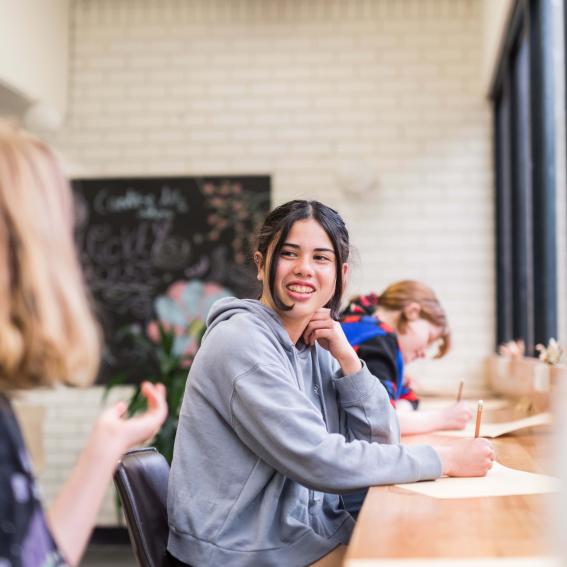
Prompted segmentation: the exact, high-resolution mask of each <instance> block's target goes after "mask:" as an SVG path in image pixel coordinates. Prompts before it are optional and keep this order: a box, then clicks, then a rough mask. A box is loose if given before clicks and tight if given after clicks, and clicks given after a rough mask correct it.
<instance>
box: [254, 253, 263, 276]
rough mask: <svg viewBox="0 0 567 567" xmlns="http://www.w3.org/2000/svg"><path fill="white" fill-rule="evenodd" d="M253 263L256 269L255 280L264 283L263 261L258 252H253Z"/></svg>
mask: <svg viewBox="0 0 567 567" xmlns="http://www.w3.org/2000/svg"><path fill="white" fill-rule="evenodd" d="M254 263H255V264H256V267H257V268H258V273H257V274H256V278H258V279H259V280H260V281H261V282H262V281H264V260H263V259H262V254H261V253H260V252H258V251H256V252H254Z"/></svg>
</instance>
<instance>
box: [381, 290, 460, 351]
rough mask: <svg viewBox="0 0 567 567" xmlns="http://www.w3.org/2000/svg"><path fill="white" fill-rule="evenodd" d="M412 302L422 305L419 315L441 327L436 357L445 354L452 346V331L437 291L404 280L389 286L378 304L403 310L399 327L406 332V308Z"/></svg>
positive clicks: (390, 308) (389, 308)
mask: <svg viewBox="0 0 567 567" xmlns="http://www.w3.org/2000/svg"><path fill="white" fill-rule="evenodd" d="M411 303H417V304H418V305H419V307H420V312H419V316H420V318H421V319H425V320H426V321H429V322H430V323H431V324H432V325H434V326H435V327H438V328H439V329H441V337H440V344H439V350H438V352H437V354H436V355H435V358H441V357H442V356H445V355H446V354H447V352H448V351H449V349H450V348H451V331H450V329H449V322H448V320H447V315H446V313H445V310H444V309H443V307H442V306H441V302H440V301H439V299H437V296H436V295H435V292H434V291H433V290H432V289H431V288H430V287H429V286H427V285H425V284H424V283H421V282H418V281H414V280H403V281H400V282H396V283H394V284H392V285H390V286H388V287H387V288H386V289H385V290H384V291H383V292H382V293H381V294H380V296H379V298H378V305H379V306H380V307H382V308H383V309H387V310H389V311H401V315H400V320H399V323H398V329H399V331H400V332H401V333H403V332H404V330H405V328H406V326H407V324H408V320H407V318H406V316H405V314H404V311H403V310H404V309H405V308H406V307H407V306H408V305H410V304H411Z"/></svg>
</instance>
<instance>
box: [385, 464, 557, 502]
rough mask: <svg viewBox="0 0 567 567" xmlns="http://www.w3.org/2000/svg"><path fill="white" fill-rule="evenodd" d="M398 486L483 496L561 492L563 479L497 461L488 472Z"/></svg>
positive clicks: (438, 495)
mask: <svg viewBox="0 0 567 567" xmlns="http://www.w3.org/2000/svg"><path fill="white" fill-rule="evenodd" d="M396 486H398V487H400V488H403V489H405V490H410V491H412V492H417V493H419V494H423V495H425V496H430V497H431V498H480V497H484V496H512V495H515V494H545V493H547V492H559V489H560V481H559V479H558V478H554V477H552V476H547V475H544V474H535V473H529V472H524V471H519V470H516V469H510V468H508V467H505V466H504V465H501V464H500V463H496V462H495V463H494V466H493V467H492V468H491V469H490V470H489V471H488V474H487V475H486V476H481V477H475V478H455V477H443V478H438V479H437V480H428V481H425V482H413V483H411V484H397V485H396Z"/></svg>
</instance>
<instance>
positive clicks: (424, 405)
mask: <svg viewBox="0 0 567 567" xmlns="http://www.w3.org/2000/svg"><path fill="white" fill-rule="evenodd" d="M455 401H456V398H455V397H453V398H420V400H419V409H420V410H424V411H432V410H441V409H445V408H448V407H449V406H451V405H452V404H454V403H455ZM464 401H465V402H468V403H469V404H470V406H471V408H472V407H475V406H476V402H477V401H478V400H464ZM512 405H513V402H511V401H510V400H505V399H501V398H492V399H488V400H484V409H485V410H499V409H504V408H509V407H511V406H512Z"/></svg>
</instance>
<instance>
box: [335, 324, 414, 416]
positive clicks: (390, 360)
mask: <svg viewBox="0 0 567 567" xmlns="http://www.w3.org/2000/svg"><path fill="white" fill-rule="evenodd" d="M341 325H342V328H343V330H344V332H345V335H346V337H347V339H348V341H349V343H350V344H351V345H352V346H353V347H354V350H355V351H356V352H357V354H358V356H359V357H360V358H361V359H362V360H364V362H365V363H366V365H367V366H368V369H369V370H370V372H372V374H374V376H376V377H377V378H378V379H379V380H380V382H382V384H384V387H385V388H386V390H387V391H388V394H389V396H390V400H391V401H392V405H393V406H394V407H395V405H396V401H397V400H407V401H408V402H410V403H411V404H412V406H413V407H414V409H417V406H418V404H419V400H418V399H417V396H416V395H415V392H414V391H413V390H412V389H411V388H409V387H408V386H406V385H405V384H404V360H403V357H402V353H401V351H400V347H399V345H398V337H397V335H396V332H395V330H394V329H393V328H392V327H390V326H389V325H387V324H386V323H384V322H383V321H379V320H378V319H376V317H373V316H370V315H345V316H344V317H343V319H342V321H341Z"/></svg>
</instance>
